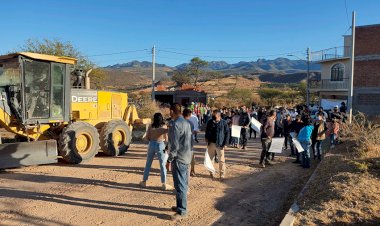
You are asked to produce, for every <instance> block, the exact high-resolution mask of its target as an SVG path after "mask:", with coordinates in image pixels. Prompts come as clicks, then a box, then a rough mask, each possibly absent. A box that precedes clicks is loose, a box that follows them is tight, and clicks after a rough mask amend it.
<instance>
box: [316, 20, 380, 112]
mask: <svg viewBox="0 0 380 226" xmlns="http://www.w3.org/2000/svg"><path fill="white" fill-rule="evenodd" d="M354 53H355V61H354V81H353V92H354V98H353V112H357V111H360V112H364V113H366V114H368V115H379V114H380V24H376V25H366V26H357V27H356V33H355V52H354ZM311 58H312V60H313V61H317V62H318V63H319V64H320V65H321V78H320V79H314V80H309V92H311V93H316V94H317V96H319V100H320V106H322V107H324V108H327V109H329V108H332V107H333V106H334V105H340V103H341V102H347V100H348V95H349V83H350V78H351V76H352V75H351V35H346V36H344V46H341V47H334V48H330V49H325V50H321V51H317V52H313V53H312V54H311Z"/></svg>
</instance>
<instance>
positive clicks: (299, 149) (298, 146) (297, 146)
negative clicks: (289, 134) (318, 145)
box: [292, 138, 304, 152]
mask: <svg viewBox="0 0 380 226" xmlns="http://www.w3.org/2000/svg"><path fill="white" fill-rule="evenodd" d="M292 141H293V145H294V147H296V149H297V151H298V152H303V151H304V150H303V147H302V145H301V143H300V142H299V141H298V140H297V139H296V138H293V139H292Z"/></svg>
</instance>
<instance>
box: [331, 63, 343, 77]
mask: <svg viewBox="0 0 380 226" xmlns="http://www.w3.org/2000/svg"><path fill="white" fill-rule="evenodd" d="M343 75H344V65H343V64H341V63H338V64H334V65H333V66H332V67H331V81H343Z"/></svg>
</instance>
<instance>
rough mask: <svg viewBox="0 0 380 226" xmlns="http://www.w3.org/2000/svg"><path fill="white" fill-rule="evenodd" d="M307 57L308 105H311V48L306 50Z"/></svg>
mask: <svg viewBox="0 0 380 226" xmlns="http://www.w3.org/2000/svg"><path fill="white" fill-rule="evenodd" d="M306 56H307V81H306V105H307V106H308V107H309V105H310V48H307V49H306Z"/></svg>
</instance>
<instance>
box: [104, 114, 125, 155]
mask: <svg viewBox="0 0 380 226" xmlns="http://www.w3.org/2000/svg"><path fill="white" fill-rule="evenodd" d="M131 139H132V136H131V131H130V130H129V127H128V125H127V123H126V122H124V121H123V120H112V121H109V122H107V123H106V124H105V125H104V126H103V128H102V130H101V131H100V147H101V149H102V150H103V153H104V154H106V155H109V156H118V155H123V154H124V153H125V152H126V151H127V150H128V148H129V144H130V143H131Z"/></svg>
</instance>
